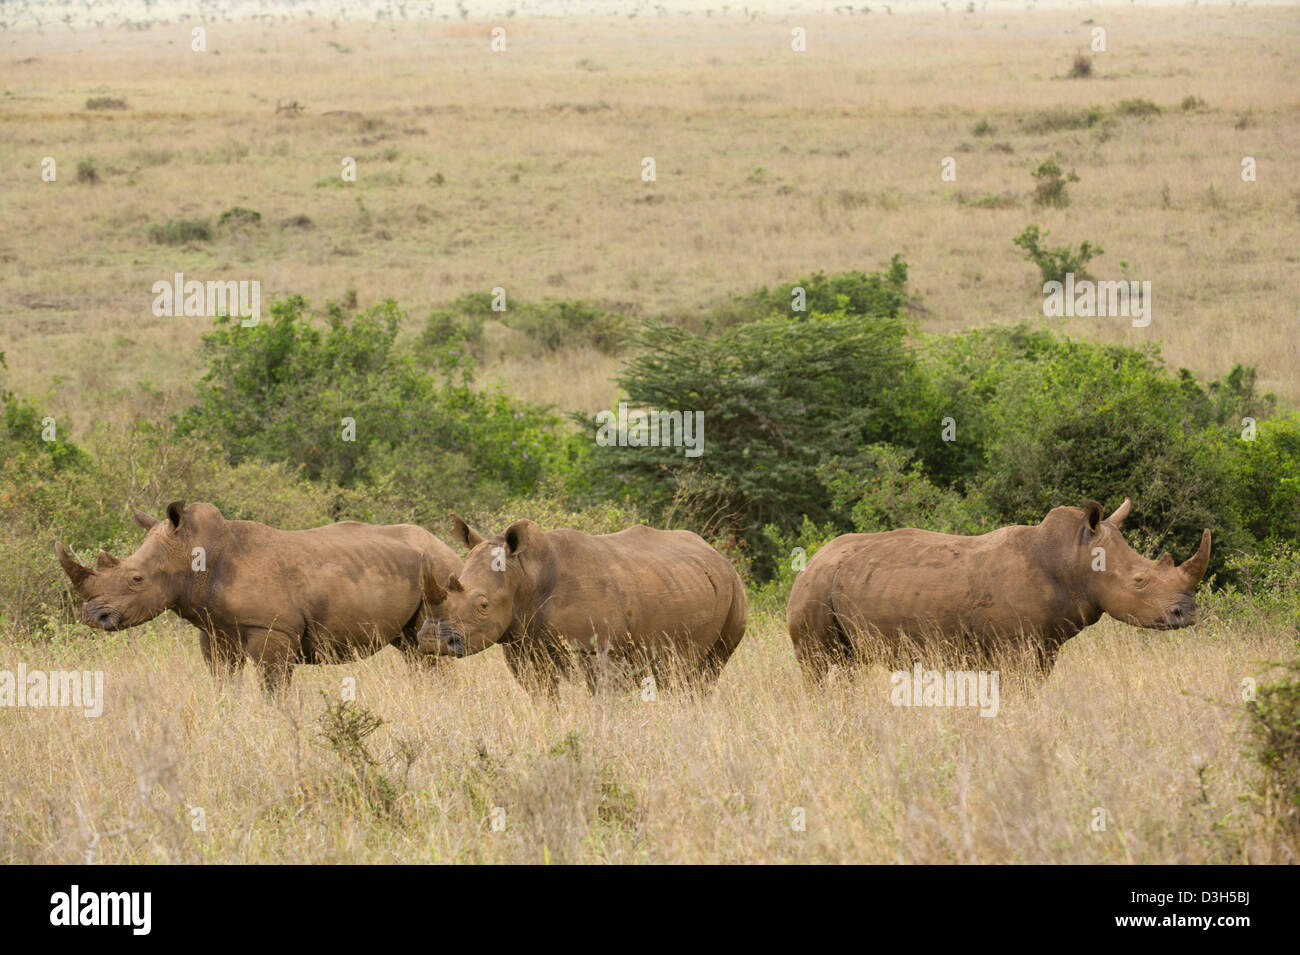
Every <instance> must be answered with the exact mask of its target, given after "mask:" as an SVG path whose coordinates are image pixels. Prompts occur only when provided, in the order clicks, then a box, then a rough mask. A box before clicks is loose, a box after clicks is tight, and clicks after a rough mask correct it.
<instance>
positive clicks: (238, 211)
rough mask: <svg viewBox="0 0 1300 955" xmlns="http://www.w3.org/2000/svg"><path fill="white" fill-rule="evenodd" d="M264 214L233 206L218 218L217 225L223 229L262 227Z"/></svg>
mask: <svg viewBox="0 0 1300 955" xmlns="http://www.w3.org/2000/svg"><path fill="white" fill-rule="evenodd" d="M261 222H262V213H260V212H258V211H257V210H256V209H246V208H244V207H243V206H231V207H230V208H229V209H227V210H226V211H225V212H223V213H221V215H220V216H219V217H218V218H217V225H218V226H220V227H221V228H223V229H238V228H241V227H244V226H255V225H260V224H261Z"/></svg>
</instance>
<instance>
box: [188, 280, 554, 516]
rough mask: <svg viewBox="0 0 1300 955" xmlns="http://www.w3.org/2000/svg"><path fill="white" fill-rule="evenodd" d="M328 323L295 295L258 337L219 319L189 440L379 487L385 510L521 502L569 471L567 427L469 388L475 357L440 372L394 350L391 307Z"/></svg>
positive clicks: (461, 355) (439, 358) (456, 350)
mask: <svg viewBox="0 0 1300 955" xmlns="http://www.w3.org/2000/svg"><path fill="white" fill-rule="evenodd" d="M326 317H327V319H328V321H327V325H326V326H325V327H321V325H320V323H319V322H317V321H314V320H313V319H312V317H311V316H310V315H309V314H308V312H307V304H306V302H305V301H303V299H301V298H298V297H294V298H289V299H283V300H280V301H277V302H276V303H274V304H273V305H272V306H271V315H270V319H269V320H264V321H263V322H262V323H260V324H259V325H257V326H254V327H252V328H244V327H241V326H240V325H238V324H237V323H233V322H231V321H230V320H229V319H228V318H218V319H217V321H216V328H215V330H214V331H213V332H211V333H209V334H208V335H206V336H205V337H204V345H203V348H204V352H205V354H206V355H207V357H208V371H207V374H206V375H205V376H204V377H203V379H202V380H201V381H200V382H199V387H198V394H197V399H196V401H195V404H194V405H192V406H191V407H190V408H189V409H187V410H186V412H185V414H184V416H183V417H182V419H181V430H182V432H183V433H186V434H193V435H195V436H199V437H206V438H209V439H211V440H213V441H214V442H216V443H217V444H218V445H219V446H220V447H221V448H222V449H223V450H224V451H225V453H226V455H227V456H228V458H229V460H230V461H231V462H232V463H239V462H243V461H248V460H250V459H253V458H260V459H262V460H267V461H283V462H286V463H289V464H292V465H297V466H301V467H302V469H303V473H304V475H305V476H306V477H308V478H309V479H312V480H318V479H326V480H328V481H331V482H334V483H336V484H338V485H340V486H342V487H343V488H345V489H346V488H358V487H360V486H362V485H370V486H371V487H372V488H373V489H375V492H376V494H377V495H378V497H379V498H380V499H382V500H385V501H389V502H390V505H391V502H392V497H393V495H400V497H401V499H402V502H403V504H402V506H407V505H410V506H415V505H416V502H418V501H421V500H423V501H425V502H426V504H425V506H426V507H430V508H439V509H441V508H442V507H445V506H446V505H447V504H448V503H450V502H452V501H456V500H469V499H472V498H473V496H474V495H476V494H481V495H488V496H489V497H491V496H502V495H504V494H508V493H521V492H523V491H524V490H526V489H528V488H531V487H533V486H535V484H536V483H537V481H538V480H539V479H540V478H541V477H542V475H543V473H544V471H545V470H546V464H547V462H548V460H555V461H556V462H557V463H559V464H563V462H564V460H565V457H566V455H567V453H568V452H567V450H566V444H567V442H568V441H569V437H568V436H567V435H565V434H563V433H561V432H560V431H559V430H557V428H556V425H557V424H558V419H556V418H555V417H554V416H553V415H550V414H549V413H546V412H544V411H541V410H539V409H535V408H531V407H529V406H526V405H522V404H516V403H514V402H512V401H511V400H509V399H508V398H506V397H505V395H504V394H502V393H500V392H499V391H495V390H482V389H474V388H472V387H471V382H472V378H473V360H472V357H471V356H470V355H469V354H467V353H466V352H465V351H464V349H463V348H460V347H457V343H455V342H452V343H449V344H448V345H447V346H446V347H444V348H443V350H442V351H441V352H440V353H437V354H435V355H434V356H433V361H434V364H435V368H434V370H433V371H427V370H425V369H424V368H422V367H420V365H419V364H418V363H417V362H416V360H415V357H414V355H413V354H412V352H411V351H410V350H408V349H404V348H401V347H399V346H398V344H397V333H398V328H399V326H400V324H401V319H402V314H401V312H400V310H399V309H398V307H397V305H396V303H394V302H392V301H391V300H389V301H387V302H384V303H382V304H380V305H378V306H376V307H375V308H373V309H370V310H368V311H365V312H358V313H349V312H348V311H346V310H344V309H342V308H339V307H337V306H335V307H332V308H330V309H328V310H327V316H326ZM426 357H427V356H426ZM345 419H348V420H347V421H345Z"/></svg>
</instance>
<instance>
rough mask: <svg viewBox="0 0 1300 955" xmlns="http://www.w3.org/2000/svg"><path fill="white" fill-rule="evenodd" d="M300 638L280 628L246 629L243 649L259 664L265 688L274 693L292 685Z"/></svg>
mask: <svg viewBox="0 0 1300 955" xmlns="http://www.w3.org/2000/svg"><path fill="white" fill-rule="evenodd" d="M298 644H299V642H298V641H297V640H295V639H294V638H293V637H291V636H289V634H287V633H284V632H282V631H279V630H271V629H265V628H261V627H258V628H255V629H249V630H245V631H244V652H245V653H247V654H248V657H249V659H250V660H252V661H253V662H254V663H255V664H257V667H258V672H259V675H260V676H261V677H262V688H263V689H264V690H266V692H267V693H269V694H272V695H275V694H278V693H281V692H283V691H284V690H287V689H288V688H289V683H290V681H291V680H292V679H293V665H294V662H295V661H296V660H297V656H298Z"/></svg>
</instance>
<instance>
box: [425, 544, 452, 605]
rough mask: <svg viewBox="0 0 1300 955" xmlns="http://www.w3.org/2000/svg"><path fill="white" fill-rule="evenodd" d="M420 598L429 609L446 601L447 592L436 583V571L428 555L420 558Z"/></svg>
mask: <svg viewBox="0 0 1300 955" xmlns="http://www.w3.org/2000/svg"><path fill="white" fill-rule="evenodd" d="M420 596H421V597H422V598H423V599H424V602H425V603H426V604H428V605H429V606H430V607H436V606H438V604H440V603H442V602H443V601H444V600H446V599H447V591H445V590H443V589H442V585H441V584H439V583H438V569H437V568H436V567H435V566H434V565H433V561H432V560H430V559H429V555H428V554H425V555H424V556H423V557H421V558H420Z"/></svg>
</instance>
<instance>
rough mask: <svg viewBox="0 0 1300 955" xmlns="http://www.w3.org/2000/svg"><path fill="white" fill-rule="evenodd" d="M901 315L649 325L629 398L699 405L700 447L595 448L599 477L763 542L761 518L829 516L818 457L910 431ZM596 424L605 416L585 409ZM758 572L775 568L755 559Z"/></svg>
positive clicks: (722, 533) (910, 375) (794, 521)
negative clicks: (705, 332) (704, 332)
mask: <svg viewBox="0 0 1300 955" xmlns="http://www.w3.org/2000/svg"><path fill="white" fill-rule="evenodd" d="M905 335H906V329H905V326H904V324H903V323H902V321H900V320H899V319H895V318H876V319H871V320H864V319H862V318H861V317H859V316H856V315H849V314H848V313H846V312H844V311H836V312H832V313H829V314H813V315H811V316H809V317H808V318H807V319H806V320H804V321H800V322H790V321H788V320H786V319H784V318H781V317H774V318H770V319H764V320H760V321H754V322H750V323H748V324H744V325H738V326H735V327H733V328H730V329H727V330H726V331H724V332H723V333H722V334H720V335H718V336H716V337H704V336H700V335H696V334H693V333H691V332H688V331H685V330H684V329H680V328H675V327H672V326H667V325H661V324H650V325H648V326H646V327H645V328H644V329H643V331H642V332H641V333H640V334H639V335H638V337H637V339H636V342H635V349H634V354H633V357H632V358H631V360H630V361H629V362H628V364H627V366H626V368H625V371H624V373H623V375H622V376H621V377H620V379H619V383H620V384H621V385H622V387H623V388H624V389H626V391H627V395H628V400H629V403H630V404H631V405H632V406H633V407H634V408H637V407H645V408H654V409H662V410H666V411H682V412H694V411H702V412H703V413H704V442H703V453H702V454H701V455H700V456H698V457H687V456H686V455H685V454H684V449H683V448H681V447H614V446H610V447H596V448H594V449H593V450H592V453H591V454H590V457H589V461H590V464H591V467H592V468H593V471H594V473H595V480H596V482H597V485H598V486H600V485H602V484H603V486H604V489H605V490H606V491H607V492H608V493H609V494H611V495H617V496H619V497H622V498H623V499H626V500H631V501H634V502H637V503H638V504H640V505H642V506H644V507H646V508H647V509H648V510H649V511H650V513H651V514H652V515H662V514H668V513H672V514H675V515H679V516H681V517H683V518H684V519H685V520H686V522H688V523H690V524H693V525H694V526H695V527H696V529H698V530H702V531H703V532H704V533H705V534H706V536H718V537H724V538H730V539H733V540H736V541H739V542H743V543H744V544H745V545H746V546H748V547H750V548H751V549H752V548H756V547H758V546H759V544H760V542H761V535H762V529H763V528H764V527H765V526H766V525H774V526H776V527H778V528H781V529H786V530H788V529H790V528H794V527H798V526H799V525H800V524H801V522H802V520H803V517H804V516H808V517H810V518H811V519H813V520H814V521H818V522H824V521H827V520H828V519H831V518H832V508H831V497H830V492H829V490H828V489H827V487H826V486H825V485H824V484H823V482H822V481H821V479H820V478H819V475H818V469H819V468H820V467H821V465H822V464H824V463H825V462H826V461H828V460H829V459H830V458H831V457H833V456H834V455H836V454H838V453H839V452H840V451H841V450H842V449H843V448H845V447H853V448H856V447H860V446H862V445H864V444H870V443H873V442H876V441H882V440H884V441H901V442H903V443H910V438H911V434H912V433H913V432H914V431H915V430H916V428H917V422H915V421H914V420H912V417H911V411H912V410H913V405H912V397H911V392H912V388H911V386H912V385H915V384H917V382H916V380H915V379H916V375H915V373H914V372H915V358H914V356H913V355H912V353H911V351H910V350H909V349H908V347H907V345H906V342H905ZM587 424H588V427H589V428H590V429H592V430H591V431H589V432H588V433H589V434H592V433H594V432H595V430H596V427H597V422H596V421H595V420H594V419H593V420H590V421H588V422H587ZM758 569H759V572H760V573H761V574H764V575H767V574H770V571H771V562H770V560H764V559H763V558H761V557H760V558H759V565H758Z"/></svg>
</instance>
